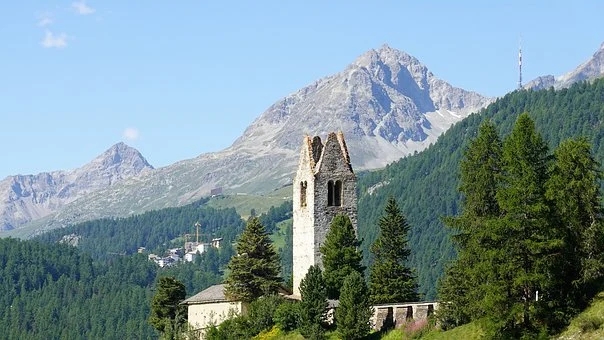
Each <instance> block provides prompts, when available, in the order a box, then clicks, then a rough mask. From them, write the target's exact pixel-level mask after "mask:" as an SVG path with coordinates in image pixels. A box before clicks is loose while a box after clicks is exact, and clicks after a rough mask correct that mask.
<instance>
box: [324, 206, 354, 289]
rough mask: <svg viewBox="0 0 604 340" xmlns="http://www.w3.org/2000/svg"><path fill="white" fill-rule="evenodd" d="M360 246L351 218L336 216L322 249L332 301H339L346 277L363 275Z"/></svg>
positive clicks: (326, 281) (326, 280) (325, 275)
mask: <svg viewBox="0 0 604 340" xmlns="http://www.w3.org/2000/svg"><path fill="white" fill-rule="evenodd" d="M360 244H361V242H359V240H358V239H357V235H356V232H355V230H354V227H353V225H352V222H351V221H350V218H349V217H348V216H346V215H342V214H340V215H336V216H335V217H334V218H333V220H332V221H331V224H330V226H329V231H328V232H327V236H326V237H325V243H323V245H322V246H321V248H320V251H321V254H323V268H324V277H325V283H326V284H327V296H328V297H329V298H330V299H338V297H339V296H340V289H341V288H342V284H343V283H344V279H345V278H346V276H348V275H349V274H350V273H352V272H353V271H356V272H358V273H360V274H363V271H364V270H365V267H364V266H363V265H362V264H361V260H362V259H363V255H362V254H361V251H360V250H359V245H360Z"/></svg>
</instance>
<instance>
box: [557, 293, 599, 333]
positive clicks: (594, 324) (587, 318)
mask: <svg viewBox="0 0 604 340" xmlns="http://www.w3.org/2000/svg"><path fill="white" fill-rule="evenodd" d="M556 339H604V291H602V292H600V294H598V295H597V296H596V297H595V298H594V300H593V301H592V303H591V305H590V306H589V307H588V308H587V309H586V310H584V311H583V312H582V313H581V314H579V315H577V316H576V317H575V318H574V319H572V320H571V322H570V325H569V326H568V328H567V329H566V330H565V331H564V332H562V333H561V334H560V335H559V336H558V337H556Z"/></svg>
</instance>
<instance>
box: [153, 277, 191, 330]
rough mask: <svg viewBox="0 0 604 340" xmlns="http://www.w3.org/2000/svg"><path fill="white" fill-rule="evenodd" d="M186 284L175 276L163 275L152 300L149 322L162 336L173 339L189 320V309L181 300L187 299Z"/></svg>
mask: <svg viewBox="0 0 604 340" xmlns="http://www.w3.org/2000/svg"><path fill="white" fill-rule="evenodd" d="M186 295H187V292H186V290H185V285H184V284H183V283H182V282H180V281H178V280H176V279H175V278H174V277H161V278H159V281H158V282H157V286H156V292H155V295H153V299H152V300H151V316H150V317H149V323H150V324H151V326H153V327H154V328H155V329H157V330H158V331H159V332H160V333H161V334H162V338H166V339H173V338H175V337H176V336H177V335H178V334H177V333H178V330H180V329H181V327H182V326H183V325H184V324H185V323H186V322H187V310H186V307H185V306H184V305H180V302H181V301H182V300H184V299H185V297H186Z"/></svg>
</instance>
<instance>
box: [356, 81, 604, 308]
mask: <svg viewBox="0 0 604 340" xmlns="http://www.w3.org/2000/svg"><path fill="white" fill-rule="evenodd" d="M523 112H527V113H528V114H529V116H530V118H531V119H532V120H533V121H534V122H535V126H536V129H537V131H538V132H539V133H540V134H541V136H543V139H544V140H545V142H546V144H547V146H548V147H549V149H550V150H554V149H555V147H556V146H557V145H559V144H560V143H561V142H562V141H563V140H565V139H567V138H570V137H579V136H582V137H585V138H586V139H587V141H588V142H589V143H590V144H591V150H592V153H593V155H594V157H595V159H596V160H597V161H598V162H599V163H600V164H602V163H604V79H600V80H596V81H594V82H590V83H587V82H583V83H577V84H575V85H573V86H572V87H570V88H568V89H562V90H558V91H555V90H554V89H553V88H550V89H548V90H541V91H532V90H519V91H515V92H512V93H509V94H507V95H505V96H504V97H502V98H500V99H498V100H497V101H495V102H494V103H492V104H491V105H489V106H488V107H487V108H485V109H483V110H482V111H480V112H478V113H475V114H472V115H470V116H469V117H467V118H465V119H464V120H462V121H461V122H459V123H457V124H456V125H454V126H453V127H451V128H450V129H449V130H447V132H446V133H444V134H443V135H442V136H440V137H439V139H438V140H437V142H436V143H435V144H434V145H432V146H430V147H429V148H428V149H426V150H424V151H423V152H421V153H417V154H415V155H413V156H412V157H407V158H403V159H401V160H399V161H398V162H395V163H392V164H390V165H389V166H387V167H386V168H384V169H381V170H377V171H372V172H365V173H362V174H360V175H359V181H358V189H359V202H358V219H359V221H358V225H359V234H360V237H361V238H362V239H364V240H365V242H363V245H362V247H365V248H364V249H363V254H364V255H365V256H366V259H365V260H366V263H369V262H370V261H371V259H370V252H369V251H367V250H368V247H369V245H370V244H371V243H372V242H373V240H375V238H376V237H377V234H376V233H377V228H376V221H377V220H378V218H379V214H380V213H381V212H382V211H383V210H384V207H385V206H386V203H387V199H388V197H389V196H393V197H394V198H396V200H397V201H398V202H399V204H400V206H401V209H402V211H403V213H404V214H405V216H406V217H407V218H408V222H409V224H410V225H411V231H410V233H409V238H410V240H409V244H410V248H411V257H410V265H411V267H412V268H415V270H416V272H417V275H418V281H419V292H420V294H421V295H422V296H423V299H425V300H432V299H435V298H437V285H438V281H439V279H440V278H441V276H442V274H443V272H444V269H445V267H446V265H447V264H448V263H449V262H450V261H451V260H452V259H453V258H454V257H455V256H456V251H455V249H454V246H453V243H452V241H451V237H450V236H451V235H452V233H453V232H452V231H451V230H450V229H448V228H446V227H445V225H444V223H443V218H444V217H445V216H454V215H457V214H458V213H459V210H460V209H459V207H460V202H461V194H460V193H459V192H458V190H457V189H458V187H459V178H460V173H459V164H460V161H461V159H462V156H463V152H464V150H465V149H466V148H467V146H468V143H469V141H470V140H472V139H474V138H476V136H477V134H478V129H479V127H480V125H481V123H482V122H484V121H485V120H491V121H492V122H493V124H494V125H495V126H496V129H497V132H498V134H499V135H500V136H502V137H505V136H507V135H508V134H509V133H510V132H511V130H512V126H513V124H514V122H515V121H516V119H517V118H518V116H519V115H520V114H521V113H523Z"/></svg>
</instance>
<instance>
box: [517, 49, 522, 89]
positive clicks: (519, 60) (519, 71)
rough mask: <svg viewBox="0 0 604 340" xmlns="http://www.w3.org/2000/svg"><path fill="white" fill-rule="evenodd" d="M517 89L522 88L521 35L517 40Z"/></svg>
mask: <svg viewBox="0 0 604 340" xmlns="http://www.w3.org/2000/svg"><path fill="white" fill-rule="evenodd" d="M518 89H522V37H520V39H519V41H518Z"/></svg>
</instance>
